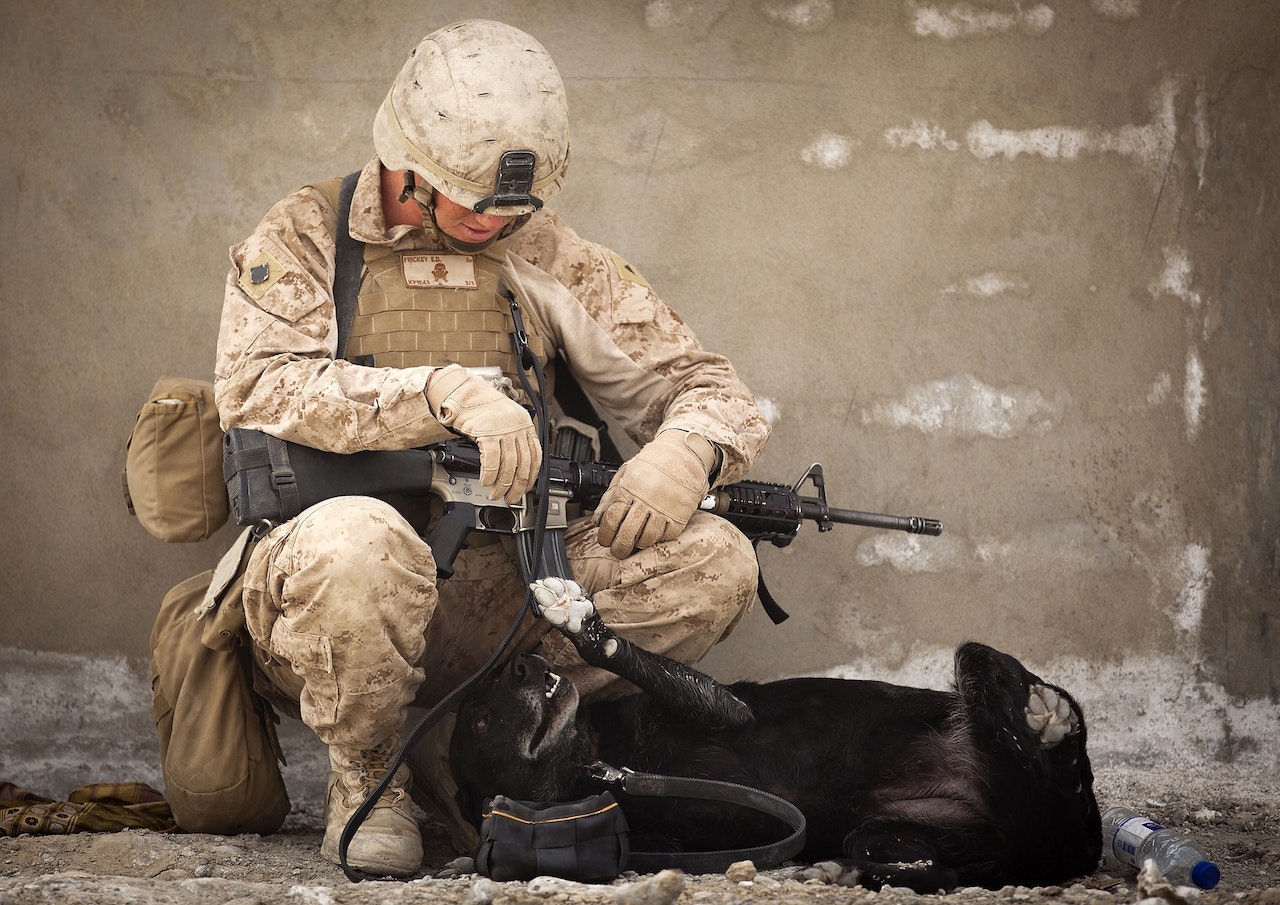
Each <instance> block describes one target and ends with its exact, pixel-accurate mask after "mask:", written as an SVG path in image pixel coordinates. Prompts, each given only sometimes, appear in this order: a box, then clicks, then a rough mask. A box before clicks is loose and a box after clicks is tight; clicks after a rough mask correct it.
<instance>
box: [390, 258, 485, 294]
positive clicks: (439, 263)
mask: <svg viewBox="0 0 1280 905" xmlns="http://www.w3.org/2000/svg"><path fill="white" fill-rule="evenodd" d="M400 273H401V275H403V277H404V284H405V285H406V286H408V287H410V288H412V289H475V288H476V285H477V284H476V259H475V255H434V254H406V255H401V256H400Z"/></svg>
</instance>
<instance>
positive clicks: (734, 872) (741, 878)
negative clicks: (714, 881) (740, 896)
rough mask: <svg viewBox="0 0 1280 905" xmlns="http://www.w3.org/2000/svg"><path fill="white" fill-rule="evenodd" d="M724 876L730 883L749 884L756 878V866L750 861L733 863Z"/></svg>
mask: <svg viewBox="0 0 1280 905" xmlns="http://www.w3.org/2000/svg"><path fill="white" fill-rule="evenodd" d="M724 876H725V879H726V880H728V881H729V882H730V883H749V882H751V881H752V880H754V879H755V878H756V866H755V864H754V863H753V862H751V861H735V862H733V863H732V864H730V865H729V869H728V870H726V871H725V872H724Z"/></svg>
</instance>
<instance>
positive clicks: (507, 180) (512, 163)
mask: <svg viewBox="0 0 1280 905" xmlns="http://www.w3.org/2000/svg"><path fill="white" fill-rule="evenodd" d="M537 160H538V157H537V155H536V154H534V153H533V152H532V151H503V152H502V157H501V158H500V159H499V160H498V177H497V179H496V180H495V183H494V186H493V194H492V195H490V196H489V197H487V198H482V199H480V200H479V201H477V202H476V204H475V206H474V207H473V208H472V210H473V211H475V212H476V213H477V214H482V213H484V212H485V211H486V210H488V209H489V208H491V207H520V206H524V205H528V206H530V207H532V208H533V209H534V210H535V211H536V210H540V209H541V208H542V199H540V198H536V197H534V195H533V172H534V166H535V165H536V163H537Z"/></svg>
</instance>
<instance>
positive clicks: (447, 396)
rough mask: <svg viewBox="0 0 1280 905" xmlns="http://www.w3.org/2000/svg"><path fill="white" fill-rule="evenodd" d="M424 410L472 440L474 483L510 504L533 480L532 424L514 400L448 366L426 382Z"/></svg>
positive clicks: (537, 460)
mask: <svg viewBox="0 0 1280 905" xmlns="http://www.w3.org/2000/svg"><path fill="white" fill-rule="evenodd" d="M427 405H429V406H430V407H431V412H432V414H434V415H435V416H436V417H437V418H438V419H439V420H440V423H441V424H443V425H445V426H446V427H450V428H453V429H454V430H456V431H457V432H458V433H460V434H462V435H463V436H464V437H468V438H470V439H472V440H474V441H475V444H476V446H477V447H479V449H480V483H481V484H483V485H484V486H485V487H490V488H492V489H491V491H490V493H489V499H491V500H493V499H497V498H498V497H499V496H501V497H502V498H503V499H505V500H506V501H507V502H508V503H516V502H518V501H519V499H520V497H522V496H524V494H525V493H527V492H528V491H529V490H530V489H532V487H533V485H534V483H535V482H536V481H537V479H538V468H539V466H540V465H541V464H542V447H541V446H540V445H539V443H538V432H537V429H536V428H534V426H533V419H532V418H531V417H529V413H528V412H527V411H525V409H524V407H523V406H522V405H520V403H518V402H516V401H515V400H514V399H511V398H509V397H508V396H505V395H503V394H502V393H500V392H498V391H497V390H495V389H494V388H493V387H492V386H490V385H489V381H487V380H485V379H484V378H483V377H480V376H478V375H475V374H472V373H470V372H468V371H467V369H466V368H464V367H462V366H461V365H456V364H455V365H449V366H448V367H447V368H442V369H441V370H439V371H436V372H435V373H434V374H432V375H431V379H430V380H429V381H428V382H427Z"/></svg>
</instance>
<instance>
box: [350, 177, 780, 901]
mask: <svg viewBox="0 0 1280 905" xmlns="http://www.w3.org/2000/svg"><path fill="white" fill-rule="evenodd" d="M359 175H360V174H359V173H358V172H356V173H352V174H350V175H349V176H347V177H346V178H345V179H344V180H343V183H342V188H341V192H340V194H339V202H338V232H337V248H336V252H335V265H334V270H335V273H334V305H335V309H336V310H335V314H336V317H337V322H338V352H337V354H338V357H339V358H341V357H342V356H343V353H344V351H345V348H346V341H347V337H348V336H349V334H350V329H351V323H352V320H353V318H354V316H355V311H356V306H357V298H358V295H359V289H360V280H361V276H362V271H363V257H364V255H363V249H364V245H363V243H361V242H359V241H358V240H356V239H355V238H354V237H353V236H352V235H351V232H350V213H351V199H352V195H353V193H354V191H355V185H356V182H357V180H358V178H359ZM500 288H501V291H503V294H504V296H505V297H506V299H507V302H508V304H509V305H510V307H511V315H512V323H513V326H514V328H515V329H514V330H513V332H512V339H513V341H514V343H515V347H516V353H517V356H518V358H519V360H520V368H519V369H518V373H519V377H520V383H521V386H522V388H523V389H524V391H525V395H526V396H527V398H528V399H529V400H530V402H531V403H532V405H533V406H534V410H535V411H534V418H535V423H536V424H537V425H538V434H539V437H538V440H539V443H540V444H541V448H542V449H543V451H544V456H543V460H542V466H541V468H540V469H539V472H538V481H537V485H536V486H537V499H538V512H537V515H536V521H535V527H534V530H533V532H532V534H533V540H532V543H531V544H530V545H527V546H526V545H523V544H518V545H517V546H518V547H519V548H520V552H521V556H520V557H519V559H520V564H521V566H522V567H523V569H524V577H525V579H526V581H525V583H526V586H527V585H528V584H529V583H530V581H532V579H533V578H535V577H536V578H541V577H546V576H545V575H544V574H543V573H544V572H545V571H547V566H549V567H550V569H551V572H553V573H555V574H557V575H560V576H561V577H565V578H567V577H569V572H568V563H567V562H563V561H561V560H562V557H560V556H556V555H554V554H553V555H552V556H551V561H550V562H548V555H547V550H546V547H547V543H546V534H547V515H548V507H549V505H550V495H549V493H548V488H549V484H550V476H551V475H550V467H549V465H550V461H549V458H548V457H547V455H546V454H545V452H546V451H547V450H549V449H550V448H551V427H550V419H549V418H548V417H547V404H546V378H545V374H544V373H543V369H542V363H541V362H540V361H538V358H537V356H535V355H534V354H533V353H532V351H531V350H530V348H529V344H528V337H527V335H526V334H525V331H524V324H523V322H522V319H521V315H520V305H519V303H518V302H517V301H516V298H515V295H514V293H512V292H511V290H509V289H507V288H506V287H500ZM527 370H533V372H534V376H535V379H536V381H537V385H538V386H537V391H536V392H535V391H534V389H533V387H532V386H531V385H530V383H529V380H528V378H527V376H526V374H525V371H527ZM568 383H569V384H570V385H571V386H572V387H573V388H576V389H577V392H578V396H577V397H570V398H571V399H572V400H573V401H572V402H571V403H570V405H569V408H570V409H573V410H574V411H572V412H569V411H567V412H566V414H570V416H571V417H576V416H577V415H580V414H581V415H584V418H583V419H580V420H588V419H589V420H588V423H594V425H595V426H597V428H598V429H599V431H600V437H601V441H602V446H603V445H604V443H605V442H606V441H607V444H608V445H607V449H606V453H607V454H608V453H612V454H613V456H615V457H616V458H618V459H619V460H621V456H618V455H617V451H616V447H614V446H613V443H612V441H611V440H610V439H609V438H608V435H607V430H608V429H607V427H606V426H605V425H604V421H603V419H601V418H599V416H598V415H596V414H595V412H594V409H593V408H592V407H591V406H590V402H589V401H588V400H586V397H585V395H583V394H582V392H581V389H580V388H577V384H576V382H574V381H571V380H570V381H568ZM566 389H568V388H566ZM583 403H585V405H583ZM561 405H562V406H564V402H563V401H561ZM588 413H589V414H588ZM591 416H594V417H591ZM557 549H558V550H561V551H562V550H563V543H560V544H559V545H558V547H557ZM759 590H760V592H761V599H762V602H763V603H764V605H765V608H766V610H768V611H769V614H770V616H772V617H773V619H774V622H780V621H782V619H785V618H786V614H785V613H784V612H783V611H782V610H781V608H780V607H777V604H776V603H774V602H773V599H772V597H771V596H769V595H768V591H767V590H765V588H764V582H763V578H761V579H760V580H759ZM532 604H533V591H532V590H531V589H529V588H528V587H526V590H525V594H524V599H523V601H522V602H521V604H520V609H519V611H518V612H517V613H516V616H515V619H514V620H513V621H512V623H511V627H510V628H509V629H508V630H507V633H506V635H505V636H504V637H503V639H502V641H501V642H499V644H498V646H497V648H496V649H495V650H494V651H493V653H492V654H490V655H489V658H488V659H487V660H485V662H484V665H482V666H481V667H480V668H479V669H478V670H476V671H475V672H474V673H473V674H472V675H471V676H470V677H469V678H467V679H466V680H465V681H464V682H462V683H461V684H460V685H458V687H457V688H455V689H454V690H453V691H451V692H450V693H449V694H447V695H446V696H445V697H444V698H442V699H441V700H440V701H439V702H438V703H437V704H436V705H435V706H434V707H432V708H431V709H430V710H429V711H427V713H426V714H424V715H423V717H422V718H421V719H420V720H419V721H418V723H417V725H416V726H414V728H413V730H412V731H411V732H410V733H409V735H408V737H407V738H405V739H404V741H403V742H402V743H401V745H400V749H399V750H398V751H397V752H396V755H395V757H394V759H393V760H392V763H391V765H390V766H389V768H388V769H387V771H386V774H385V775H384V776H383V778H382V779H381V781H379V783H378V784H377V786H375V787H374V788H373V790H372V791H371V792H370V793H369V794H368V796H367V797H366V798H365V800H364V801H363V802H362V803H361V804H360V806H359V807H358V808H356V810H355V812H354V813H353V814H352V815H351V818H350V819H349V820H348V821H347V824H346V826H345V827H343V830H342V836H341V838H340V839H339V842H338V858H339V865H340V866H341V868H342V872H343V873H344V874H346V876H347V879H349V880H351V881H352V882H356V883H358V882H360V881H362V880H379V879H384V878H383V877H380V876H373V875H370V874H365V873H362V872H361V871H358V870H356V869H355V868H353V867H351V865H350V864H349V862H348V860H347V851H348V849H349V848H350V846H351V841H352V839H353V838H354V837H355V834H356V833H357V832H358V831H359V829H360V827H361V826H363V824H364V821H365V820H366V819H367V818H368V816H369V814H370V813H372V811H373V809H374V807H375V806H376V805H377V803H378V801H379V799H381V797H382V795H383V794H384V793H385V792H386V790H387V789H388V788H389V787H390V785H391V783H392V781H393V779H394V777H395V774H396V772H397V771H398V770H399V769H400V767H401V766H403V764H404V762H405V761H406V760H407V759H408V756H409V753H410V752H411V751H412V750H413V749H414V747H415V746H416V745H417V744H418V742H420V741H421V740H422V738H423V736H424V735H426V733H427V732H428V731H429V730H430V729H431V728H432V727H433V726H434V725H435V724H436V723H438V722H439V721H440V720H441V719H442V718H443V717H444V715H445V714H447V713H450V712H452V711H453V710H454V709H455V708H456V707H457V706H458V704H459V703H460V702H461V700H462V698H464V697H465V696H466V695H467V694H468V693H470V691H471V690H472V689H473V688H474V687H475V686H476V684H478V683H479V682H480V680H481V679H483V678H484V676H485V675H487V674H488V672H489V670H490V669H492V668H493V666H494V664H496V663H497V662H498V660H499V659H500V658H501V657H502V655H503V654H504V653H505V652H506V649H507V647H508V646H509V645H510V644H511V641H512V640H513V639H514V638H515V635H516V632H517V631H518V630H519V627H520V624H521V622H523V621H524V618H525V615H526V614H527V613H528V612H529V610H530V608H531V607H532ZM775 608H776V610H777V613H780V614H781V618H778V616H777V615H775V612H774V611H775ZM592 769H593V776H595V778H597V779H600V780H603V781H605V782H606V783H609V784H612V785H616V787H617V788H619V789H620V790H621V791H623V792H625V793H626V794H628V795H637V796H659V797H677V798H681V797H683V798H701V799H707V800H711V801H720V802H726V803H729V804H735V805H740V806H744V807H748V808H752V809H754V810H757V811H761V812H763V813H765V814H768V815H770V816H772V817H775V818H777V819H779V820H781V821H782V822H783V823H785V824H786V825H787V826H788V827H790V828H791V831H792V832H791V834H790V835H789V836H787V837H786V838H785V839H783V840H781V841H779V842H776V843H773V844H771V845H762V846H756V847H753V848H746V849H732V850H720V851H705V852H636V851H633V852H631V853H630V856H629V859H628V867H629V868H631V869H634V870H637V871H642V872H655V871H659V870H663V869H666V868H672V867H677V868H680V869H683V870H685V871H687V872H689V873H695V874H700V873H722V872H723V871H724V870H725V869H727V868H728V867H729V865H730V864H732V863H734V862H735V861H741V860H747V859H749V860H751V861H753V862H755V863H756V864H757V865H758V866H763V865H770V866H772V865H777V864H781V863H782V862H783V861H786V860H787V859H788V858H790V857H792V856H793V855H795V854H796V853H797V852H799V851H800V849H801V848H803V847H804V841H805V818H804V814H802V813H801V812H800V809H799V808H797V807H796V806H795V805H793V804H791V803H790V802H789V801H786V800H785V799H782V798H779V797H777V796H776V795H772V794H770V793H768V792H764V791H761V790H760V789H755V788H752V787H750V786H744V785H739V784H737V783H729V782H720V781H717V780H709V779H692V778H689V777H681V776H662V775H659V774H654V773H636V772H633V771H630V770H618V769H615V768H613V767H610V766H608V765H606V764H600V763H598V764H595V765H593V768H592Z"/></svg>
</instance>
